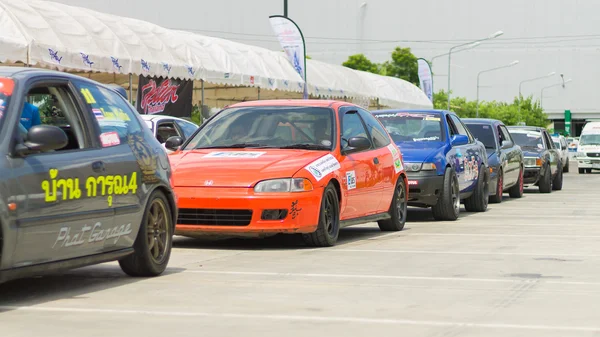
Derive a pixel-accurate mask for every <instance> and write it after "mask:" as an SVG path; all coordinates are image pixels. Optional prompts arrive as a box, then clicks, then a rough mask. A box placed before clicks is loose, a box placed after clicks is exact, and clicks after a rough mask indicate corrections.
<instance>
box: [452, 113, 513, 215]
mask: <svg viewBox="0 0 600 337" xmlns="http://www.w3.org/2000/svg"><path fill="white" fill-rule="evenodd" d="M462 121H463V122H464V123H465V125H467V127H468V128H469V131H470V132H471V134H473V135H474V136H475V138H477V140H479V141H480V142H482V143H483V145H484V146H485V149H486V151H487V155H488V164H489V166H490V169H491V170H490V171H491V175H490V202H491V203H500V202H502V196H503V194H504V193H507V192H508V193H509V194H510V197H511V198H521V197H522V196H523V174H524V172H525V171H524V167H525V166H524V164H523V161H524V159H523V151H522V150H521V147H520V146H519V145H518V144H517V143H516V142H515V140H514V139H513V137H512V136H511V134H510V132H509V131H508V129H507V128H506V125H504V123H502V122H501V121H499V120H497V119H485V118H463V119H462Z"/></svg>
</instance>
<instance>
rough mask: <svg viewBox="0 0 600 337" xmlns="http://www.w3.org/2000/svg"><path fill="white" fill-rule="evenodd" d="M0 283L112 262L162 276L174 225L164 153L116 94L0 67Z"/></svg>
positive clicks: (78, 80)
mask: <svg viewBox="0 0 600 337" xmlns="http://www.w3.org/2000/svg"><path fill="white" fill-rule="evenodd" d="M0 153H1V155H0V282H4V281H7V280H10V279H15V278H21V277H29V276H34V275H42V274H46V273H54V272H57V271H60V270H65V269H71V268H77V267H83V266H87V265H91V264H97V263H101V262H107V261H114V260H118V261H119V264H120V266H121V268H122V269H123V271H125V272H126V273H127V274H129V275H132V276H155V275H159V274H161V273H162V272H163V271H164V270H165V268H166V266H167V263H168V261H169V257H170V254H171V242H172V236H173V232H174V224H175V219H177V206H176V199H175V195H174V194H173V192H172V184H171V169H170V164H169V160H168V158H167V154H166V151H165V150H164V148H163V147H162V146H161V145H160V144H159V143H158V141H157V140H156V139H155V138H154V136H153V135H152V133H151V132H150V130H149V129H148V127H147V126H146V125H145V123H144V121H142V120H141V119H140V117H139V116H138V114H137V112H136V111H135V109H134V108H133V107H132V106H131V105H130V104H129V103H128V102H127V101H126V100H125V99H124V98H123V97H122V96H121V95H119V94H118V93H117V92H115V91H114V90H111V89H110V88H108V87H106V86H104V85H102V84H99V83H96V82H93V81H90V80H88V79H85V78H82V77H78V76H74V75H69V74H66V73H60V72H54V71H47V70H41V69H35V68H16V67H0Z"/></svg>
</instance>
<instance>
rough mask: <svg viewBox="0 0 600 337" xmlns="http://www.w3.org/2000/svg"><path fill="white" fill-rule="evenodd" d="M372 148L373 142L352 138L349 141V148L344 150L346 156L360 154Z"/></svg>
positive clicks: (363, 138)
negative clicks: (354, 153)
mask: <svg viewBox="0 0 600 337" xmlns="http://www.w3.org/2000/svg"><path fill="white" fill-rule="evenodd" d="M370 148H371V141H370V140H369V139H367V138H365V137H352V138H350V139H348V147H347V148H346V149H344V154H348V153H353V152H360V151H364V150H368V149H370Z"/></svg>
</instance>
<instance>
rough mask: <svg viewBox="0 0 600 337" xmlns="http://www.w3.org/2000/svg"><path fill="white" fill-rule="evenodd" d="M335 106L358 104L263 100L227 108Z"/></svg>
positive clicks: (334, 101) (312, 100)
mask: <svg viewBox="0 0 600 337" xmlns="http://www.w3.org/2000/svg"><path fill="white" fill-rule="evenodd" d="M334 105H351V106H356V107H358V105H356V104H352V103H348V102H343V101H336V100H324V99H272V100H263V101H247V102H240V103H236V104H232V105H229V106H227V108H239V107H253V106H307V107H319V108H320V107H324V108H328V107H332V106H334Z"/></svg>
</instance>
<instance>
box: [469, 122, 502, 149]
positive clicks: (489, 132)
mask: <svg viewBox="0 0 600 337" xmlns="http://www.w3.org/2000/svg"><path fill="white" fill-rule="evenodd" d="M467 127H468V128H469V131H470V132H471V133H472V134H473V137H475V138H476V139H478V140H479V141H480V142H482V143H483V145H485V148H486V149H494V150H495V149H496V136H495V135H494V129H493V128H492V126H491V125H487V124H467Z"/></svg>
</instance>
